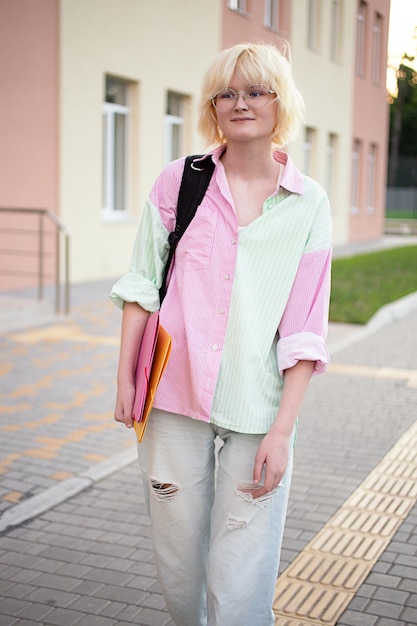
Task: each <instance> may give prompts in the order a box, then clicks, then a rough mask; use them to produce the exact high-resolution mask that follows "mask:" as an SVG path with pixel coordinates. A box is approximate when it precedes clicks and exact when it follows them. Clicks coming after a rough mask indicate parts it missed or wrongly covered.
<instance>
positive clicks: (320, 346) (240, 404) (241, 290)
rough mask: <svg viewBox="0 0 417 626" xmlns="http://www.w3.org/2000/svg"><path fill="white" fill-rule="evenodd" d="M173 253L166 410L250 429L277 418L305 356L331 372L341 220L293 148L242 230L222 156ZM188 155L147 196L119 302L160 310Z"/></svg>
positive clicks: (118, 287) (163, 388)
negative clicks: (291, 372) (293, 371)
mask: <svg viewBox="0 0 417 626" xmlns="http://www.w3.org/2000/svg"><path fill="white" fill-rule="evenodd" d="M224 149H225V147H224V146H222V147H219V148H217V149H216V150H214V151H213V152H211V153H210V154H211V155H212V158H213V161H214V162H215V165H216V167H215V171H214V174H213V177H212V179H211V181H210V184H209V187H208V189H207V192H206V195H205V197H204V199H203V201H202V203H201V205H200V206H199V207H198V209H197V213H196V215H195V217H194V219H193V221H192V222H191V224H190V226H189V227H188V229H187V230H186V232H185V234H184V235H183V237H182V239H181V240H180V242H179V244H178V247H177V250H176V252H175V257H174V263H173V267H172V271H171V276H170V280H169V287H168V292H167V295H166V297H165V299H164V301H163V303H162V307H161V312H160V320H161V323H162V325H163V326H164V328H165V329H166V330H167V331H168V332H169V333H170V335H171V336H172V341H173V344H172V353H171V357H170V360H169V363H168V365H167V368H166V370H165V373H164V375H163V378H162V381H161V383H160V385H159V388H158V391H157V393H156V397H155V402H154V406H155V407H156V408H159V409H162V410H166V411H170V412H173V413H179V414H182V415H186V416H189V417H191V418H194V419H198V420H202V421H204V422H211V423H213V424H215V425H217V426H219V427H223V428H226V429H230V430H234V431H237V432H244V433H266V432H268V430H269V428H270V427H271V425H272V422H273V421H274V419H275V417H276V414H277V411H278V406H279V402H280V397H281V393H282V387H283V376H284V375H285V370H286V369H288V368H290V367H292V366H293V365H295V364H296V363H297V362H298V361H299V360H311V361H314V362H315V368H314V373H316V374H317V373H320V372H322V371H324V370H325V369H326V366H327V363H328V358H329V357H328V351H327V348H326V344H325V339H326V335H327V320H328V306H329V293H330V262H331V243H330V241H331V219H330V209H329V202H328V198H327V195H326V193H325V191H324V190H323V189H322V187H320V185H318V184H317V183H316V182H314V181H313V180H312V179H310V178H308V177H306V176H303V175H302V174H301V173H300V172H299V171H298V169H297V168H296V167H295V165H294V164H293V163H292V161H291V160H290V158H289V157H288V155H286V154H285V153H283V152H279V151H276V152H274V158H275V159H276V161H278V162H279V163H281V164H283V165H284V167H285V169H284V174H283V176H282V178H281V181H280V184H279V185H277V188H276V190H275V192H274V193H273V194H272V195H271V196H270V197H269V198H268V199H266V200H265V202H264V205H263V213H262V215H261V216H260V217H258V218H257V219H256V220H254V221H253V222H252V223H251V224H249V225H248V226H246V227H244V228H240V229H239V227H238V223H237V217H236V212H235V210H234V204H233V199H232V196H231V193H230V189H229V186H228V182H227V179H226V175H225V171H224V168H223V165H222V162H221V160H220V157H221V154H222V152H223V150H224ZM183 169H184V159H179V160H177V161H174V162H172V163H170V164H169V165H168V166H166V167H165V169H164V170H163V171H162V173H161V174H160V176H159V177H158V179H157V180H156V182H155V184H154V186H153V188H152V190H151V193H150V196H149V198H148V200H147V202H146V205H145V209H144V214H143V218H142V221H141V225H140V228H139V231H138V234H137V238H136V242H135V246H134V250H133V255H132V260H131V265H130V269H129V272H128V273H127V274H126V275H125V276H123V277H122V278H121V279H120V280H119V281H117V282H116V284H115V285H114V287H113V290H112V292H111V294H110V297H111V298H112V299H113V300H114V301H115V302H116V304H118V305H119V306H120V307H123V305H124V302H137V303H139V304H140V305H141V306H142V307H143V308H144V309H146V310H147V311H150V312H153V311H155V310H157V309H158V308H159V293H158V289H159V287H160V285H161V282H162V275H163V270H164V265H165V262H166V259H167V256H168V249H169V245H168V235H169V233H170V232H171V231H173V230H174V227H175V220H176V204H177V198H178V191H179V186H180V182H181V177H182V173H183Z"/></svg>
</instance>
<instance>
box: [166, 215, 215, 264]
mask: <svg viewBox="0 0 417 626" xmlns="http://www.w3.org/2000/svg"><path fill="white" fill-rule="evenodd" d="M216 224H217V212H216V211H213V209H211V208H210V207H208V206H204V205H203V204H201V205H200V206H199V207H198V209H197V212H196V214H195V216H194V218H193V220H192V221H191V223H190V225H189V226H188V228H187V230H186V231H185V233H184V234H183V236H182V237H181V240H180V242H179V243H178V247H177V249H176V251H175V261H174V264H175V267H176V268H177V270H180V271H183V272H187V271H195V270H201V269H206V268H207V267H208V266H209V264H210V259H211V254H212V250H213V242H214V236H215V232H216Z"/></svg>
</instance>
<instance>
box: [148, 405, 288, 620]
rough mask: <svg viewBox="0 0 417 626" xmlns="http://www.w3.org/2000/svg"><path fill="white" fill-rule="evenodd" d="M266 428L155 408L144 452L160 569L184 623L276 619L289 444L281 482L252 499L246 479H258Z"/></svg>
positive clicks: (174, 613)
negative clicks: (233, 426)
mask: <svg viewBox="0 0 417 626" xmlns="http://www.w3.org/2000/svg"><path fill="white" fill-rule="evenodd" d="M216 437H220V444H221V447H220V449H219V450H218V464H217V465H216V463H215V456H216V455H215V451H216V449H218V448H219V446H218V440H217V443H215V440H216ZM262 438H263V435H250V434H242V433H236V432H233V431H230V430H225V429H223V428H218V427H216V426H214V425H211V424H206V423H204V422H200V421H196V420H193V419H190V418H189V417H184V416H182V415H176V414H172V413H168V412H165V411H160V410H159V409H154V410H153V411H152V415H151V417H150V420H149V424H148V428H147V431H146V435H145V437H144V440H143V441H142V443H141V444H139V460H140V464H141V469H142V475H143V479H144V484H145V491H146V496H147V501H148V505H149V511H150V519H151V533H152V543H153V549H154V557H155V563H156V568H157V573H158V579H159V582H160V584H161V586H162V591H163V594H164V599H165V603H166V606H167V609H168V611H169V613H170V615H171V617H172V619H173V620H174V622H175V624H177V626H273V625H274V615H273V612H272V602H273V596H274V589H275V583H276V577H277V574H278V565H279V557H280V551H281V543H282V535H283V531H284V523H285V516H286V510H287V502H288V495H289V488H290V482H291V474H292V445H291V449H290V452H289V462H288V467H287V471H286V474H285V476H284V478H283V480H282V482H281V484H280V485H279V487H278V488H276V489H275V490H274V491H272V492H271V493H270V494H267V495H266V496H264V497H263V498H260V499H259V501H258V500H256V499H255V500H252V499H251V497H248V496H247V494H244V493H243V492H241V491H240V489H244V487H247V486H248V485H251V484H252V473H253V465H254V461H255V455H256V452H257V449H258V446H259V443H260V441H261V440H262ZM222 442H223V443H222Z"/></svg>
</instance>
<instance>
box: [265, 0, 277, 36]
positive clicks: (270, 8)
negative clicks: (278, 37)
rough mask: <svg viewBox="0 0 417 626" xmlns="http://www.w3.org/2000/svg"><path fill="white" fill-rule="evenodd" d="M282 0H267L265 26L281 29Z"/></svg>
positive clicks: (275, 29)
mask: <svg viewBox="0 0 417 626" xmlns="http://www.w3.org/2000/svg"><path fill="white" fill-rule="evenodd" d="M279 14H280V0H265V12H264V26H265V28H270V29H271V30H273V31H276V32H278V31H279Z"/></svg>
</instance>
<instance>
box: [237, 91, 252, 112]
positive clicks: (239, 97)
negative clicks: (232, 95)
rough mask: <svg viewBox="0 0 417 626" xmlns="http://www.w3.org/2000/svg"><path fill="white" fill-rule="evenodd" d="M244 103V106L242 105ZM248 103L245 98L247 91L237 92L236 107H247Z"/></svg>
mask: <svg viewBox="0 0 417 626" xmlns="http://www.w3.org/2000/svg"><path fill="white" fill-rule="evenodd" d="M242 104H243V106H242ZM247 108H249V107H248V104H247V102H246V98H245V92H240V93H237V94H236V103H235V109H247Z"/></svg>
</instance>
